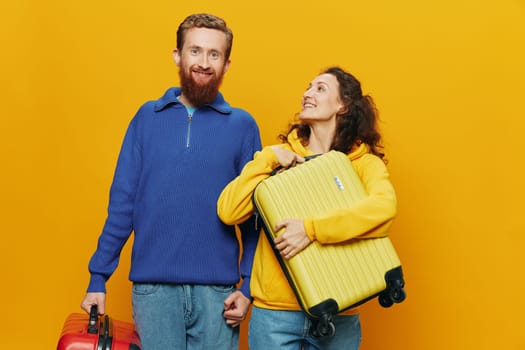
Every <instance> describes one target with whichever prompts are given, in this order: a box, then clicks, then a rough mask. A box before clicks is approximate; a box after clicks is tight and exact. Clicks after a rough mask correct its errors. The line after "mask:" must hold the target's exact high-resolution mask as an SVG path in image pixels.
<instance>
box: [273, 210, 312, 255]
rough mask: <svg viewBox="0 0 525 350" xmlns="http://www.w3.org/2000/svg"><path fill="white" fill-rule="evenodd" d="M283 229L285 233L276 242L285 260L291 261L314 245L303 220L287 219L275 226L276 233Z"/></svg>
mask: <svg viewBox="0 0 525 350" xmlns="http://www.w3.org/2000/svg"><path fill="white" fill-rule="evenodd" d="M282 228H284V232H283V233H282V234H281V235H280V236H279V237H277V238H275V240H274V242H275V247H276V248H277V249H278V250H279V252H280V253H281V255H282V257H283V258H285V259H291V258H292V257H294V256H295V255H297V254H298V253H299V252H300V251H302V250H303V249H304V248H306V247H307V246H308V245H309V244H310V243H312V241H311V240H310V238H308V236H307V235H306V231H305V229H304V223H303V220H300V219H285V220H282V221H280V222H278V223H277V224H276V225H275V231H276V232H277V231H279V230H280V229H282Z"/></svg>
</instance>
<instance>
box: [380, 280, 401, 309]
mask: <svg viewBox="0 0 525 350" xmlns="http://www.w3.org/2000/svg"><path fill="white" fill-rule="evenodd" d="M403 287H404V283H403V280H396V281H393V282H392V283H391V284H390V285H389V286H388V288H387V289H386V290H385V291H384V292H383V293H381V294H379V304H380V305H381V306H382V307H390V306H392V305H393V304H394V303H400V302H402V301H403V300H405V299H406V296H407V294H406V292H405V290H404V289H403Z"/></svg>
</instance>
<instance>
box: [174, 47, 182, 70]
mask: <svg viewBox="0 0 525 350" xmlns="http://www.w3.org/2000/svg"><path fill="white" fill-rule="evenodd" d="M173 60H174V61H175V64H176V65H177V67H179V64H180V53H179V50H178V49H175V50H173Z"/></svg>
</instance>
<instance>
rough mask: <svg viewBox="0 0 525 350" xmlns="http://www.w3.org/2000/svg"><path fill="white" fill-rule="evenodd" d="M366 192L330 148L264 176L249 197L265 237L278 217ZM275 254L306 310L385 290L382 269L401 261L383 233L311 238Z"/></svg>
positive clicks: (318, 209) (311, 212)
mask: <svg viewBox="0 0 525 350" xmlns="http://www.w3.org/2000/svg"><path fill="white" fill-rule="evenodd" d="M366 195H367V194H366V192H365V190H364V187H363V185H362V183H361V180H360V178H359V176H358V175H357V173H356V172H355V170H354V168H353V166H352V164H351V162H350V161H349V160H348V158H347V157H346V155H345V154H343V153H341V152H335V151H331V152H328V153H325V154H323V155H322V156H318V157H316V158H313V159H311V160H309V161H307V162H305V163H304V164H301V165H299V166H296V167H294V168H291V169H288V170H286V171H284V172H282V173H279V174H278V175H275V176H271V177H269V178H267V179H265V180H264V181H262V182H261V183H260V184H259V185H258V186H257V188H256V190H255V192H254V198H253V199H254V203H255V206H256V209H257V211H258V212H259V215H260V216H261V218H262V220H263V223H264V226H265V231H266V234H267V236H270V237H269V238H275V237H277V236H278V235H279V234H281V232H280V231H279V232H273V230H272V228H273V227H274V226H275V224H276V223H277V222H278V221H280V220H282V219H286V218H305V217H311V216H318V215H322V213H324V212H327V211H330V210H334V209H339V208H345V207H349V206H352V205H354V203H356V202H358V201H359V200H361V199H363V198H364V197H365V196H366ZM278 258H279V261H280V262H281V265H282V266H283V268H284V270H285V273H286V274H287V277H288V279H289V280H290V283H291V285H292V288H293V289H294V291H295V293H296V295H297V297H298V299H299V303H300V304H301V306H302V307H303V309H304V310H305V311H306V312H308V311H309V310H310V308H311V307H314V306H316V305H318V304H320V303H322V302H324V301H326V300H328V299H334V300H335V301H336V302H337V304H338V307H339V311H342V310H344V309H347V308H349V307H351V306H354V305H358V304H360V303H362V302H364V301H366V300H367V299H369V298H371V297H373V296H376V295H378V294H379V293H380V292H381V291H383V290H385V288H386V287H387V284H386V281H385V274H386V273H387V272H388V271H390V270H392V269H394V268H396V267H399V266H400V265H401V263H400V261H399V258H398V256H397V254H396V252H395V250H394V247H393V246H392V243H391V241H390V239H389V238H388V237H382V238H370V239H355V240H352V241H349V242H345V243H343V244H327V245H322V244H320V243H319V242H317V241H314V242H313V243H312V244H310V245H309V246H308V247H307V248H306V249H305V250H303V251H302V252H301V253H299V254H298V255H296V256H295V257H293V258H292V259H289V260H285V259H282V258H281V257H280V256H278Z"/></svg>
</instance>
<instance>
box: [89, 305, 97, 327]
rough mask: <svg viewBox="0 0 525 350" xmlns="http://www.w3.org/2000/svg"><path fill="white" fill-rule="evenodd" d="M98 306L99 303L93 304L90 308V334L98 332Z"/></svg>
mask: <svg viewBox="0 0 525 350" xmlns="http://www.w3.org/2000/svg"><path fill="white" fill-rule="evenodd" d="M97 323H98V306H97V304H93V305H91V309H90V310H89V321H88V329H87V332H88V333H89V334H97V333H98V328H97Z"/></svg>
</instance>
